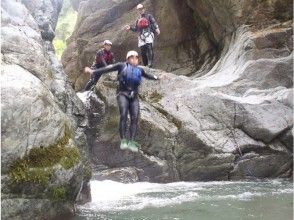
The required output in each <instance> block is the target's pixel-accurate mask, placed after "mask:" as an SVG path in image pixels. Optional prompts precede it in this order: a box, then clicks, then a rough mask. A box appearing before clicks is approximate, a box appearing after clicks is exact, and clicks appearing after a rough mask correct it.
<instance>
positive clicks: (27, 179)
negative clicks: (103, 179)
mask: <svg viewBox="0 0 294 220" xmlns="http://www.w3.org/2000/svg"><path fill="white" fill-rule="evenodd" d="M70 137H71V132H70V129H69V127H68V126H67V125H65V128H64V135H63V137H61V138H60V139H58V140H57V141H56V143H55V144H52V145H50V146H48V147H35V148H32V149H31V150H30V151H29V152H28V153H27V154H26V155H25V156H24V157H23V158H19V159H17V160H15V161H14V162H13V163H12V165H11V166H10V169H9V173H8V175H9V180H10V182H11V183H12V184H20V183H34V184H41V185H47V184H48V183H49V181H50V179H51V177H52V175H53V166H55V165H57V164H60V165H61V166H62V167H63V168H64V169H70V168H72V167H73V166H74V165H75V164H77V163H78V162H79V160H80V153H79V150H78V149H77V148H76V147H66V145H68V143H69V139H70Z"/></svg>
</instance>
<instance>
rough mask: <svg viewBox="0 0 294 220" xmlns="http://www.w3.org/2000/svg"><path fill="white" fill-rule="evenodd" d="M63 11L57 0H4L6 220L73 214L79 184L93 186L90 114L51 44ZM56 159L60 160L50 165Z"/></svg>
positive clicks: (3, 119) (3, 84)
mask: <svg viewBox="0 0 294 220" xmlns="http://www.w3.org/2000/svg"><path fill="white" fill-rule="evenodd" d="M61 6H62V1H59V0H56V1H50V0H48V1H47V0H44V1H25V0H24V1H15V0H13V1H11V0H9V1H8V0H4V1H2V2H1V11H2V17H1V20H2V25H1V37H2V41H1V53H2V71H1V79H2V86H1V100H2V101H1V109H2V111H1V116H2V117H1V125H2V126H1V130H2V135H1V149H2V151H1V170H2V176H1V179H2V188H1V192H2V213H1V214H2V217H3V218H5V219H40V218H41V219H52V218H55V217H57V216H62V215H64V214H69V213H71V212H73V204H74V201H75V198H76V196H77V194H78V193H79V191H80V188H81V187H82V184H83V183H86V182H87V181H89V177H87V176H86V175H85V170H86V169H89V168H87V163H86V162H87V160H86V158H87V155H88V147H87V141H86V136H85V131H84V130H85V127H86V125H87V117H86V112H85V109H84V106H83V103H82V102H81V101H80V99H79V98H78V97H77V96H76V94H75V92H74V91H73V89H72V88H71V86H70V85H69V84H68V83H67V80H66V75H65V74H64V72H63V68H62V65H61V63H60V62H59V61H58V60H57V58H56V57H55V55H54V49H53V47H52V43H51V41H52V39H53V38H54V29H55V27H56V22H57V18H58V14H59V11H60V9H61ZM52 149H54V151H52ZM57 149H60V152H59V153H58V152H56V150H57ZM61 149H63V150H61ZM42 152H47V155H46V156H44V153H43V154H41V153H42ZM55 153H56V155H55ZM56 157H57V158H60V159H59V161H55V162H52V161H54V160H55V159H56ZM32 158H33V159H32ZM47 159H48V160H49V161H48V160H47ZM50 160H52V161H51V162H50ZM87 175H89V174H87ZM60 201H63V202H62V203H60ZM28 213H29V214H28Z"/></svg>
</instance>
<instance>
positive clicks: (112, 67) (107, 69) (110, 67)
mask: <svg viewBox="0 0 294 220" xmlns="http://www.w3.org/2000/svg"><path fill="white" fill-rule="evenodd" d="M123 67H124V63H116V64H111V65H108V66H106V67H103V68H100V69H96V70H94V71H93V73H92V74H97V75H98V74H104V73H109V72H113V71H121V70H122V69H123Z"/></svg>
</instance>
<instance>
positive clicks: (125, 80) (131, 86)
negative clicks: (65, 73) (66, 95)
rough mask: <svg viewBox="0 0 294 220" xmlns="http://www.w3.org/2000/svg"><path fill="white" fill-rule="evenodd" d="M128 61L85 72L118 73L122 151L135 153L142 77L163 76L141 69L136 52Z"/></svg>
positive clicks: (133, 52) (154, 78)
mask: <svg viewBox="0 0 294 220" xmlns="http://www.w3.org/2000/svg"><path fill="white" fill-rule="evenodd" d="M126 59H127V62H124V63H116V64H113V65H109V66H107V67H105V68H101V69H96V70H92V69H90V68H89V67H86V68H85V72H88V73H92V74H99V75H101V74H103V73H109V72H113V71H118V76H117V80H118V87H117V103H118V108H119V114H120V121H119V134H120V138H121V143H120V149H122V150H124V149H129V150H131V151H133V152H138V144H137V143H136V142H135V141H134V139H135V136H136V132H137V124H138V116H139V111H140V107H139V97H138V95H139V86H140V84H141V77H142V76H143V77H145V78H147V79H150V80H160V79H162V78H163V76H160V77H158V76H155V75H150V74H147V73H146V72H145V71H144V70H143V69H142V68H141V67H139V66H138V63H139V58H138V53H137V52H136V51H129V52H128V53H127V57H126ZM128 113H130V118H131V123H130V137H129V141H128V140H127V137H126V129H127V119H128Z"/></svg>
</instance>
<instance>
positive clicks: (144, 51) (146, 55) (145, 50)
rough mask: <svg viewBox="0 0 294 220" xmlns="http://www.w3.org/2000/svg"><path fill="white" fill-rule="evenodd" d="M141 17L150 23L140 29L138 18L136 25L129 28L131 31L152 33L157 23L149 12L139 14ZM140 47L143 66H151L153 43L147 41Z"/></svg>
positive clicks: (156, 27)
mask: <svg viewBox="0 0 294 220" xmlns="http://www.w3.org/2000/svg"><path fill="white" fill-rule="evenodd" d="M141 17H144V18H146V19H147V20H148V21H149V23H150V25H149V26H148V27H147V28H145V29H140V28H139V27H138V21H139V20H137V21H136V25H135V26H133V27H131V28H130V30H131V31H134V32H139V33H140V35H141V34H142V32H147V33H148V32H149V33H152V32H153V33H154V32H155V30H156V29H158V24H157V22H156V21H155V19H154V17H153V16H152V15H151V14H148V13H144V14H142V15H141ZM140 49H141V55H142V61H143V64H144V66H149V67H152V66H153V59H154V52H153V44H151V43H147V44H145V45H143V46H141V47H140Z"/></svg>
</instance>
